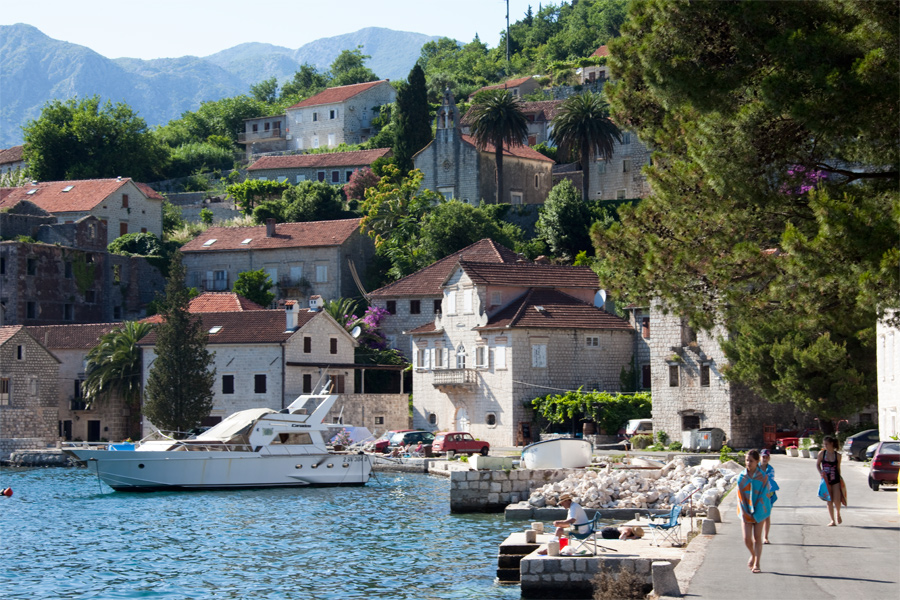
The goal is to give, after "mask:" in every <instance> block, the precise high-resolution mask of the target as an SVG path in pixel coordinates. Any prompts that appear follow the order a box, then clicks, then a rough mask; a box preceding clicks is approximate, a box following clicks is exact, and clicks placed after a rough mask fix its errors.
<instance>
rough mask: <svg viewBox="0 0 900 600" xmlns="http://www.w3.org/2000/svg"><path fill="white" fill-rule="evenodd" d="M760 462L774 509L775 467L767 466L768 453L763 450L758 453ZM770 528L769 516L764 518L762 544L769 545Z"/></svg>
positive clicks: (775, 498)
mask: <svg viewBox="0 0 900 600" xmlns="http://www.w3.org/2000/svg"><path fill="white" fill-rule="evenodd" d="M759 456H760V462H759V470H760V471H762V472H763V473H765V474H766V477H768V478H769V501H770V502H771V503H772V507H773V508H774V507H775V501H776V500H778V494H776V493H775V492H777V491H778V490H779V489H780V488H779V487H778V484H777V483H775V467H773V466H772V465H770V464H769V458H770V456H771V455H770V453H769V451H768V450H766V449H765V448H763V449H762V450H760V451H759ZM771 527H772V515H771V514H769V516H768V517H766V520H765V522H764V523H763V544H768V543H769V528H771Z"/></svg>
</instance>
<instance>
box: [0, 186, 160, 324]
mask: <svg viewBox="0 0 900 600" xmlns="http://www.w3.org/2000/svg"><path fill="white" fill-rule="evenodd" d="M23 205H28V203H27V202H25V203H17V204H16V206H14V207H12V209H11V210H16V209H18V208H19V207H21V206H23ZM32 206H33V205H32ZM28 219H30V220H31V222H32V224H34V223H36V222H37V221H38V220H40V219H32V218H30V217H29V218H28ZM26 220H27V219H26ZM24 222H25V220H20V221H18V222H17V223H16V224H17V226H21V225H22V224H23V223H24ZM0 223H4V224H9V221H5V222H4V221H3V220H2V219H0ZM18 235H26V234H24V233H19V234H18ZM30 236H31V237H33V238H35V239H37V240H38V242H37V243H32V242H18V241H6V242H0V318H2V321H0V324H7V325H14V324H24V325H54V324H66V323H103V322H109V321H120V320H124V319H134V318H140V317H141V316H143V314H144V307H145V306H146V305H147V303H149V302H150V301H152V300H153V299H154V296H155V294H156V292H157V291H162V290H163V289H164V288H165V279H164V278H163V276H162V274H161V273H160V272H159V270H158V269H157V268H156V267H154V266H152V265H151V264H150V263H149V262H148V261H147V259H146V258H144V257H140V256H121V255H116V254H110V253H109V252H107V250H106V223H104V222H102V221H100V220H98V219H97V218H96V217H93V216H87V217H82V218H81V219H78V220H77V221H76V222H74V223H62V224H50V225H48V224H39V226H38V228H37V229H36V230H32V231H31V234H30Z"/></svg>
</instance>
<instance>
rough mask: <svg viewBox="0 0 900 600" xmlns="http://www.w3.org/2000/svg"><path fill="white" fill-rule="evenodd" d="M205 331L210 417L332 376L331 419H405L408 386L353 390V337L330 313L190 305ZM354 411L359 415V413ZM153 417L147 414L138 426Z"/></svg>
mask: <svg viewBox="0 0 900 600" xmlns="http://www.w3.org/2000/svg"><path fill="white" fill-rule="evenodd" d="M195 314H196V315H197V317H198V318H200V319H201V320H202V322H203V328H204V329H206V330H207V331H208V332H209V341H208V349H209V350H210V351H213V352H215V359H214V363H213V367H214V368H215V369H216V381H215V384H214V389H213V392H214V398H213V405H214V406H213V410H212V412H211V414H210V416H209V417H208V418H207V420H205V421H204V423H203V424H204V425H213V424H215V423H217V422H219V421H221V420H222V419H223V418H224V417H226V416H228V415H230V414H232V413H233V412H236V411H239V410H245V409H248V408H258V407H265V408H271V409H273V410H281V409H282V408H285V407H286V406H288V405H289V404H290V403H291V402H292V401H293V400H294V399H295V398H296V397H297V396H299V395H301V394H304V393H311V392H313V391H315V390H316V388H317V386H318V385H319V384H320V383H324V382H325V381H326V380H327V379H330V380H331V381H332V383H333V385H334V388H333V390H334V392H335V393H337V394H339V396H340V398H339V400H338V402H336V403H335V406H334V407H333V408H332V411H331V412H330V413H329V418H331V419H332V420H334V419H338V420H337V421H334V422H343V423H347V424H348V425H349V424H352V425H359V426H362V425H365V426H368V427H370V428H372V427H373V426H377V427H381V428H405V427H406V426H407V424H408V417H407V416H406V415H407V411H408V408H407V396H406V394H357V393H356V389H355V384H354V370H355V369H356V368H357V367H356V365H355V364H354V349H355V347H356V346H357V341H356V340H355V339H354V338H353V337H352V336H351V335H350V334H349V333H348V332H347V330H346V329H344V328H343V327H342V326H341V325H340V324H339V323H337V321H335V320H334V319H333V318H331V316H330V315H328V313H325V312H322V311H312V310H309V309H300V308H299V304H298V303H297V302H294V301H288V302H287V303H286V305H285V310H284V311H281V310H250V311H243V312H214V313H195ZM155 344H156V337H155V334H153V333H151V334H150V335H148V336H147V337H146V338H144V340H142V341H141V343H140V346H141V347H142V349H143V353H144V358H143V364H144V372H143V380H144V383H145V384H146V381H147V378H148V376H149V373H150V369H151V366H152V362H153V359H154V357H155ZM357 419H359V420H357ZM150 426H151V425H149V424H148V422H147V421H146V420H145V422H144V429H145V432H146V431H148V430H149V429H148V428H149V427H150Z"/></svg>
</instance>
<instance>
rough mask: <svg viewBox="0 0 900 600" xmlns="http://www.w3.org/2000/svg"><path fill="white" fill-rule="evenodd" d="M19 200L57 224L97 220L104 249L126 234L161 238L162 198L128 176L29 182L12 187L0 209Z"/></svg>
mask: <svg viewBox="0 0 900 600" xmlns="http://www.w3.org/2000/svg"><path fill="white" fill-rule="evenodd" d="M21 200H28V201H29V202H32V203H33V204H35V205H37V206H39V207H41V208H42V209H44V210H45V211H47V212H48V213H50V214H51V215H53V216H54V217H56V220H57V222H58V223H74V222H76V221H78V220H79V219H81V218H83V217H86V216H93V217H96V218H97V219H98V220H100V221H102V222H104V223H106V224H107V228H106V231H107V237H106V239H105V240H104V247H106V246H107V245H108V244H109V243H110V242H111V241H113V240H114V239H116V238H117V237H119V236H121V235H125V234H126V233H141V232H149V233H152V234H154V235H156V236H157V237H159V238H162V205H163V200H164V199H163V197H162V196H160V195H159V194H158V193H156V192H155V191H153V189H151V188H150V186H148V185H146V184H143V183H137V182H135V181H133V180H131V179H130V178H127V177H126V178H122V177H120V178H117V179H87V180H81V181H45V182H38V183H32V184H31V185H27V186H24V187H19V188H13V189H12V191H11V192H10V193H9V194H8V195H7V196H6V197H5V198H4V199H3V200H2V201H0V209H2V208H4V207H6V206H12V205H14V204H16V203H18V202H19V201H21Z"/></svg>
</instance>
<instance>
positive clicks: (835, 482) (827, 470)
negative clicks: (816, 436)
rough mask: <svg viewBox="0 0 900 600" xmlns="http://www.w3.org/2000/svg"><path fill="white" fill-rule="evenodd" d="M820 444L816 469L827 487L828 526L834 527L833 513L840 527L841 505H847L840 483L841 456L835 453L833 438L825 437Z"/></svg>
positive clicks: (834, 440) (835, 445) (835, 442)
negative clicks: (820, 448)
mask: <svg viewBox="0 0 900 600" xmlns="http://www.w3.org/2000/svg"><path fill="white" fill-rule="evenodd" d="M822 443H823V445H824V446H825V448H824V450H820V451H819V456H818V458H817V459H816V468H817V469H819V475H821V476H822V479H823V480H824V481H825V485H826V486H827V487H828V494H829V497H830V499H829V500H827V501H826V502H827V503H828V516H829V517H831V521H830V522H829V523H828V526H829V527H834V525H835V520H834V519H835V512H837V524H838V525H840V524H841V523H842V521H841V503H843V504H844V505H845V506H846V505H847V499H846V497H845V494H844V493H843V492H844V490H843V489H842V485H843V482H842V481H841V454H840V453H839V452H838V451H837V440H836V439H835V438H834V437H832V436H830V435H827V436H825V439H823V440H822Z"/></svg>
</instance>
